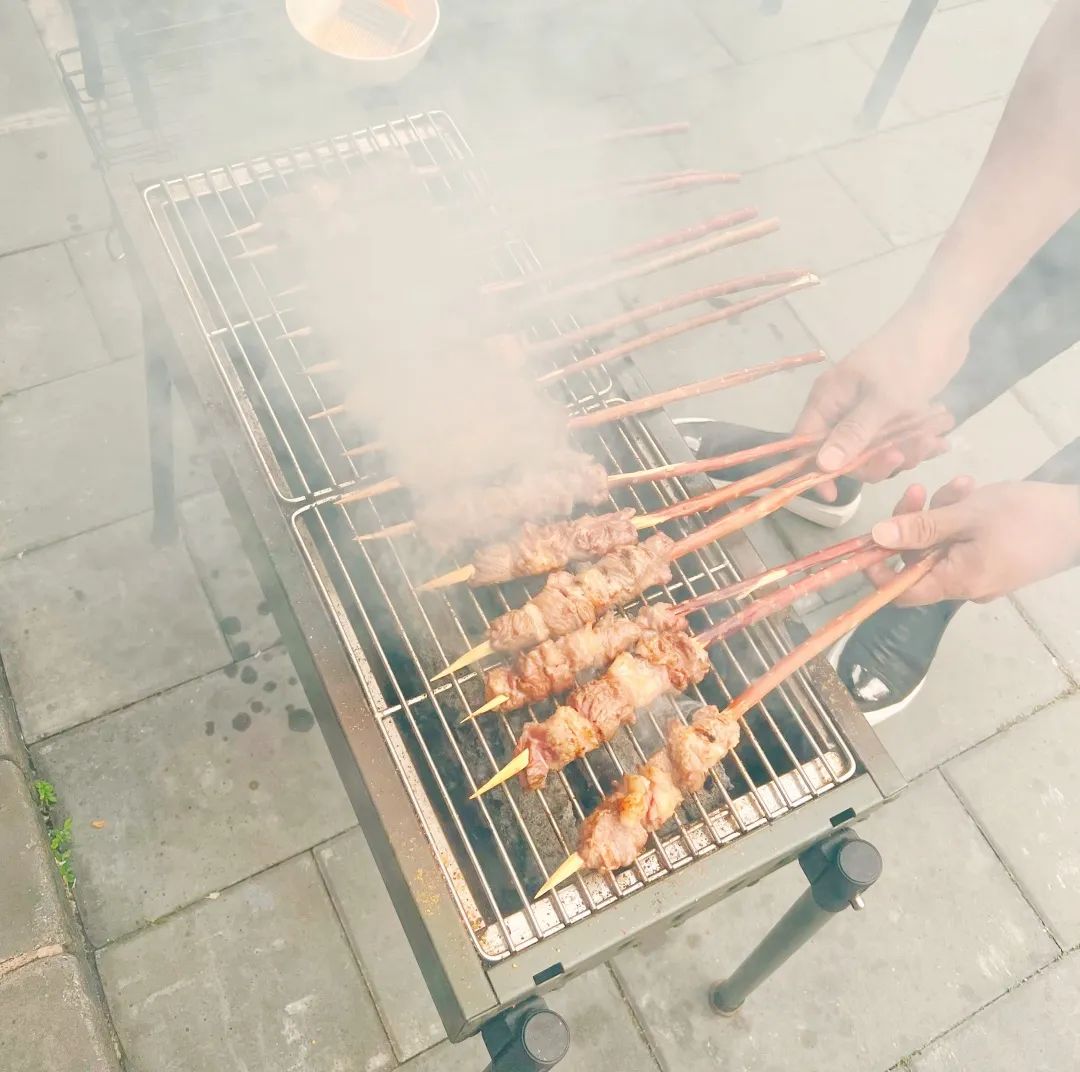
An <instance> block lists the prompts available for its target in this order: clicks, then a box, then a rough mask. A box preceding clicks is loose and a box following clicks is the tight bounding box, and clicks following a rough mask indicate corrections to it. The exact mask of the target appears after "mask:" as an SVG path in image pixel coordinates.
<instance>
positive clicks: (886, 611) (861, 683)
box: [829, 601, 963, 726]
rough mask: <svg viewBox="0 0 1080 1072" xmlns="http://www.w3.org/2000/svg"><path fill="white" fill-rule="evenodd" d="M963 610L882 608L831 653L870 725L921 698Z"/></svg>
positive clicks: (950, 605) (954, 605)
mask: <svg viewBox="0 0 1080 1072" xmlns="http://www.w3.org/2000/svg"><path fill="white" fill-rule="evenodd" d="M962 606H963V603H960V602H956V601H951V602H947V603H934V604H932V605H931V606H929V607H883V608H882V609H881V610H879V611H878V612H877V613H876V614H874V615H872V616H871V617H869V618H867V619H866V621H865V622H863V623H862V625H860V626H859V627H858V628H857V629H856V630H855V631H854V632H852V633H849V634H848V635H847V636H846V637H844V639H843V640H841V641H840V643H839V644H837V645H836V647H834V648H833V650H832V652H831V653H830V654H829V662H830V663H832V665H833V666H834V667H836V672H837V674H838V675H839V677H840V680H841V681H842V682H843V683H844V686H845V688H847V690H848V692H850V693H851V697H852V699H853V700H854V701H855V703H856V704H857V705H858V707H859V710H860V711H862V713H863V714H864V715H866V720H867V721H868V722H869V723H870V725H871V726H876V725H877V724H878V723H879V722H883V721H884V720H885V719H887V718H889V717H890V716H891V715H895V714H896V713H897V712H898V711H902V710H903V709H904V708H905V707H907V706H908V704H910V703H911V701H912V700H914V699H915V697H916V696H918V694H919V690H920V689H921V688H922V687H923V685H925V684H926V678H927V675H928V674H929V673H930V667H931V665H932V664H933V662H934V656H935V655H936V654H937V650H938V645H939V644H940V643H941V638H942V637H943V636H944V635H945V630H946V629H947V628H948V625H949V622H951V621H952V620H953V616H954V615H955V614H956V612H957V611H958V610H959V609H960V608H961V607H962Z"/></svg>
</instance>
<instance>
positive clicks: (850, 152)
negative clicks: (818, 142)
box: [822, 101, 1002, 246]
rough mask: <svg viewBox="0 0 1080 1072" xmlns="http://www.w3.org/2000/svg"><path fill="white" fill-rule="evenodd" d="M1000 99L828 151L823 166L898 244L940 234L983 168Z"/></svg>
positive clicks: (1000, 106)
mask: <svg viewBox="0 0 1080 1072" xmlns="http://www.w3.org/2000/svg"><path fill="white" fill-rule="evenodd" d="M1001 109H1002V105H1001V102H1000V101H992V102H990V103H987V104H978V105H975V106H974V107H972V108H965V109H964V110H963V111H959V112H951V113H949V114H947V115H942V116H939V117H938V118H936V119H931V120H928V121H927V122H925V123H913V124H910V125H907V126H903V127H900V128H899V129H897V130H885V131H882V132H881V133H878V134H875V135H873V136H872V137H869V138H865V139H863V140H862V141H857V142H852V143H851V144H849V145H841V146H837V147H836V148H831V149H828V150H827V151H826V152H824V153H823V154H822V160H823V161H824V163H825V166H826V167H827V168H828V169H829V170H830V171H831V172H832V173H833V175H835V176H836V178H837V179H839V180H840V182H841V183H842V184H843V186H844V187H845V188H846V189H847V191H848V192H849V193H850V194H851V195H852V196H853V197H854V198H855V201H856V203H857V204H858V205H859V206H860V208H862V210H863V211H864V212H865V213H866V214H867V215H868V216H869V217H870V218H871V219H872V220H873V221H874V222H875V223H876V224H877V225H878V226H879V227H880V228H881V229H882V230H883V231H884V232H885V234H886V235H887V236H888V238H889V239H890V240H891V241H892V242H893V243H894V244H895V245H898V246H906V245H908V244H910V243H912V242H918V241H919V240H920V239H922V238H928V237H930V236H931V235H936V234H940V233H941V232H942V231H944V230H945V228H946V227H948V225H949V224H950V223H952V220H953V217H954V216H955V215H956V210H957V209H958V208H959V207H960V202H961V201H962V200H963V198H964V195H965V194H966V193H967V191H968V188H969V187H970V186H971V180H972V179H973V178H974V177H975V173H976V172H977V171H978V169H979V165H980V164H981V163H982V160H983V156H984V155H985V153H986V147H987V146H988V145H989V144H990V138H991V137H992V136H993V133H994V130H995V128H996V127H997V123H998V119H999V118H1000V116H1001Z"/></svg>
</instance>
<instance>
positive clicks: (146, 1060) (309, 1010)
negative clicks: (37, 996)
mask: <svg viewBox="0 0 1080 1072" xmlns="http://www.w3.org/2000/svg"><path fill="white" fill-rule="evenodd" d="M98 967H99V970H100V972H101V980H102V984H103V986H104V988H105V993H106V996H107V997H108V1000H109V1008H110V1011H111V1013H112V1017H113V1023H114V1024H115V1025H116V1030H117V1034H118V1035H119V1036H120V1042H121V1045H122V1046H123V1047H124V1052H125V1053H126V1055H127V1059H128V1061H129V1063H130V1064H131V1066H132V1067H133V1068H138V1069H139V1070H140V1072H191V1070H192V1069H198V1068H205V1069H213V1070H214V1072H253V1070H255V1069H258V1072H297V1070H299V1069H303V1072H342V1070H344V1069H350V1070H351V1069H362V1070H363V1072H381V1070H383V1069H390V1068H392V1067H393V1065H394V1058H393V1054H392V1052H391V1049H390V1044H389V1042H388V1041H387V1039H386V1035H385V1034H384V1033H383V1030H382V1027H381V1025H380V1024H379V1019H378V1016H377V1015H376V1012H375V1008H374V1006H373V1005H372V1003H371V998H370V997H369V995H368V992H367V988H366V987H365V986H364V980H363V978H362V977H361V975H360V971H359V969H358V968H357V967H356V961H355V960H354V959H353V956H352V953H351V952H350V950H349V945H348V942H346V940H345V936H344V934H343V933H342V931H341V927H340V925H339V923H338V920H337V917H336V916H335V915H334V909H333V906H332V905H331V904H330V899H329V897H327V895H326V890H325V888H324V887H323V885H322V882H321V881H320V879H319V874H318V871H317V869H316V867H315V864H314V863H313V862H312V859H311V857H310V856H308V855H306V854H305V855H304V856H300V857H297V858H296V859H294V860H291V861H289V862H288V863H285V864H282V865H281V866H280V867H276V868H274V869H272V870H270V871H266V872H264V873H263V874H261V875H257V876H256V877H255V878H252V879H250V880H248V881H247V882H244V883H242V884H241V885H239V886H234V887H233V888H232V889H230V890H226V891H225V892H224V893H222V894H221V896H220V897H219V898H217V899H216V900H205V901H201V902H200V903H199V904H198V905H196V906H194V907H192V908H190V909H187V910H185V911H183V912H180V913H178V914H177V915H175V916H172V917H171V918H170V919H168V920H166V921H164V922H163V923H161V924H159V925H158V926H156V927H152V928H150V929H149V930H145V931H141V932H140V933H138V934H136V935H133V936H132V937H130V938H126V939H124V940H123V941H121V942H117V943H116V944H115V945H111V946H109V947H108V948H106V949H104V950H102V951H101V952H100V953H99V954H98Z"/></svg>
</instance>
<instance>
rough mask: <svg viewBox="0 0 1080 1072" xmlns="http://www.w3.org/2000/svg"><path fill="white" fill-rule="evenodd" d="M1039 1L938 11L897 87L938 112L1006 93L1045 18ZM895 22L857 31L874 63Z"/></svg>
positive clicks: (986, 1)
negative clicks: (863, 32)
mask: <svg viewBox="0 0 1080 1072" xmlns="http://www.w3.org/2000/svg"><path fill="white" fill-rule="evenodd" d="M1046 12H1047V9H1046V7H1045V6H1044V5H1043V4H1041V3H1017V2H1016V0H983V2H982V3H978V4H966V5H964V6H963V7H958V8H954V9H952V10H942V11H939V12H937V13H936V14H935V16H934V17H933V18H932V19H931V20H930V24H929V25H928V26H927V28H926V32H925V33H924V34H923V37H922V40H920V41H919V45H918V48H916V50H915V54H914V55H913V56H912V58H911V62H910V63H909V64H908V67H907V69H906V70H905V71H904V76H903V79H902V80H901V82H900V85H899V87H898V90H897V93H898V95H899V97H900V99H901V100H902V101H903V102H904V103H905V104H907V105H908V106H910V108H911V109H912V111H914V112H917V113H918V114H919V115H925V116H932V115H940V114H941V113H942V112H951V111H955V110H956V109H958V108H965V107H967V106H968V105H971V104H978V103H979V102H980V101H985V100H990V99H992V98H995V97H1002V96H1005V95H1006V94H1007V93H1008V92H1009V90H1010V89H1011V88H1012V85H1013V82H1015V81H1016V76H1017V74H1018V73H1019V71H1020V65H1021V64H1022V63H1023V62H1024V57H1025V56H1027V53H1028V49H1029V48H1031V43H1032V41H1033V40H1034V39H1035V34H1036V33H1038V31H1039V28H1040V27H1041V26H1042V24H1043V22H1045V21H1046ZM893 33H894V30H893V29H892V28H885V29H878V30H873V31H870V32H869V33H865V34H859V35H857V36H855V37H853V38H852V39H851V43H852V44H853V45H854V46H855V48H856V49H857V50H858V52H859V54H860V55H862V56H864V57H865V58H866V60H867V61H868V62H869V63H871V64H873V66H874V68H875V69H876V68H877V67H878V66H879V65H880V64H881V61H882V60H883V59H884V58H885V53H886V51H887V49H888V47H889V44H890V43H891V41H892V38H893Z"/></svg>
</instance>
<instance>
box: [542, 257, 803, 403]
mask: <svg viewBox="0 0 1080 1072" xmlns="http://www.w3.org/2000/svg"><path fill="white" fill-rule="evenodd" d="M820 282H821V280H820V279H818V277H817V276H816V275H807V276H803V277H802V278H801V279H797V280H796V281H795V282H794V283H787V284H786V285H784V286H782V287H776V288H774V289H773V290H769V291H766V292H765V293H764V294H757V295H755V296H754V297H752V298H746V299H745V300H744V301H740V302H735V303H734V304H732V305H728V306H725V307H724V308H723V309H714V310H713V311H712V312H708V313H702V314H701V315H700V316H694V317H691V318H690V319H689V320H680V321H679V322H678V323H676V324H668V325H666V326H665V327H662V328H657V329H656V331H650V332H649V333H648V334H647V335H641V336H639V337H638V338H636V339H630V340H628V341H627V342H624V343H620V344H619V345H618V346H612V347H610V348H609V349H607V350H601V351H600V352H599V353H596V354H590V355H589V356H588V357H583V358H580V359H579V360H577V361H571V362H570V363H569V364H568V365H563V366H562V367H561V368H557V369H552V370H551V372H545V373H544V374H543V375H542V376H538V377H537V378H536V382H537V383H540V384H548V383H553V382H554V381H555V380H562V379H565V378H566V377H567V376H571V375H573V374H574V373H575V372H582V371H584V370H585V369H589V368H595V367H596V366H597V365H605V364H607V363H608V362H609V361H615V360H616V359H617V358H620V357H626V356H627V355H628V354H632V353H635V352H636V351H638V350H641V349H643V348H644V347H646V346H653V345H654V344H656V343H658V342H664V341H665V340H667V339H673V338H675V337H676V336H677V335H683V334H685V333H686V332H688V331H695V330H696V329H697V328H702V327H706V326H707V325H708V324H718V323H721V322H722V321H724V320H731V319H732V318H733V317H736V316H740V315H741V314H743V313H746V312H749V311H750V310H751V309H756V308H757V307H758V306H759V305H767V304H768V303H769V302H774V301H777V300H778V299H780V298H785V297H787V296H788V295H789V294H794V293H796V291H800V290H805V289H806V288H807V287H813V286H817V284H818V283H820Z"/></svg>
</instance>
